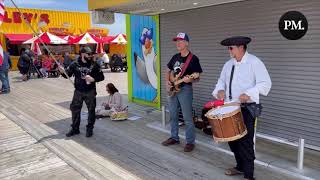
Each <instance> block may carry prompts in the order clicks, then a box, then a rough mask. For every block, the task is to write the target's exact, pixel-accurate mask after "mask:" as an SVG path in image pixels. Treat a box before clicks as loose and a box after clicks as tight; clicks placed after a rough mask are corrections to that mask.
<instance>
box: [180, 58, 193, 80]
mask: <svg viewBox="0 0 320 180" xmlns="http://www.w3.org/2000/svg"><path fill="white" fill-rule="evenodd" d="M192 56H193V54H192V53H191V52H189V55H188V57H187V60H186V63H184V65H183V67H182V70H181V74H180V77H182V76H183V74H184V73H185V72H186V70H187V68H188V66H189V64H190V62H191V59H192Z"/></svg>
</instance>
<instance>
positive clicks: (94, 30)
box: [87, 28, 109, 37]
mask: <svg viewBox="0 0 320 180" xmlns="http://www.w3.org/2000/svg"><path fill="white" fill-rule="evenodd" d="M87 32H88V33H90V34H93V35H95V36H97V37H100V36H108V33H109V30H108V29H103V28H91V29H88V30H87Z"/></svg>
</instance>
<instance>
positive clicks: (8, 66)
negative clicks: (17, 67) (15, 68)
mask: <svg viewBox="0 0 320 180" xmlns="http://www.w3.org/2000/svg"><path fill="white" fill-rule="evenodd" d="M11 67H12V62H11V59H10V56H9V54H8V53H7V52H3V63H2V65H0V71H1V72H3V71H8V70H9V69H11Z"/></svg>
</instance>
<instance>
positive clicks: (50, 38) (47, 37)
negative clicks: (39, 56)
mask: <svg viewBox="0 0 320 180" xmlns="http://www.w3.org/2000/svg"><path fill="white" fill-rule="evenodd" d="M39 39H41V40H42V41H43V42H44V43H46V44H67V43H68V41H66V40H64V39H62V38H60V37H58V36H56V35H53V34H51V33H49V32H44V33H41V34H40V35H39V38H38V37H37V36H35V37H33V38H31V39H29V40H27V41H25V42H23V44H32V43H35V42H36V43H40V42H41V41H40V40H39Z"/></svg>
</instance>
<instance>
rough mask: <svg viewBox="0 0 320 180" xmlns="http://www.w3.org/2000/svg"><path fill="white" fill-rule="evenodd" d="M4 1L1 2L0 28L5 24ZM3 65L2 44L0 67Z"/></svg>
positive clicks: (0, 46) (0, 0) (0, 48)
mask: <svg viewBox="0 0 320 180" xmlns="http://www.w3.org/2000/svg"><path fill="white" fill-rule="evenodd" d="M4 11H5V10H4V0H0V26H1V24H2V22H3V19H4ZM2 63H3V49H2V45H1V43H0V65H2Z"/></svg>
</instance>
